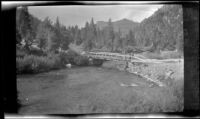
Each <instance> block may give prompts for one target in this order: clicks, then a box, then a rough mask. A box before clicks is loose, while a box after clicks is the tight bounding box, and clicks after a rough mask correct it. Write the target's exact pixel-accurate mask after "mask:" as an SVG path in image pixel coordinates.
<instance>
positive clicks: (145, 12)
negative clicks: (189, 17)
mask: <svg viewBox="0 0 200 119" xmlns="http://www.w3.org/2000/svg"><path fill="white" fill-rule="evenodd" d="M162 6H163V5H161V4H157V5H95V6H94V5H93V6H89V5H82V6H81V5H76V6H75V5H73V6H31V7H28V9H29V13H30V14H32V15H34V16H36V17H37V18H39V19H41V20H43V19H44V18H45V17H47V16H48V17H49V18H50V19H51V20H52V21H53V22H55V20H56V17H57V16H58V18H59V20H60V22H61V23H62V24H63V25H65V26H66V27H68V26H74V25H78V26H79V27H83V26H84V25H85V23H86V21H88V22H89V21H91V18H92V17H93V19H94V22H95V23H96V21H108V19H109V18H111V19H112V21H117V20H121V19H124V18H126V19H129V20H132V21H135V22H141V21H142V20H143V19H145V18H147V17H149V16H151V15H152V14H153V13H154V12H155V11H156V10H157V9H158V8H160V7H162Z"/></svg>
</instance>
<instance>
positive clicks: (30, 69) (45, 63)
mask: <svg viewBox="0 0 200 119" xmlns="http://www.w3.org/2000/svg"><path fill="white" fill-rule="evenodd" d="M16 64H17V73H19V74H20V73H38V72H43V71H49V70H52V69H59V68H61V67H63V65H62V64H61V61H60V58H59V57H58V55H56V54H49V55H48V56H35V55H26V56H24V57H23V58H20V57H17V59H16Z"/></svg>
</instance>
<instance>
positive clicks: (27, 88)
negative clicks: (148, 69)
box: [17, 67, 177, 114]
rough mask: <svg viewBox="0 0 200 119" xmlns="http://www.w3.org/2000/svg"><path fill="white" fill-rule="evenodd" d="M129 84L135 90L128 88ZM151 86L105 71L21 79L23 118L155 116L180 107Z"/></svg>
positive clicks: (80, 70) (77, 70)
mask: <svg viewBox="0 0 200 119" xmlns="http://www.w3.org/2000/svg"><path fill="white" fill-rule="evenodd" d="M122 84H123V85H122ZM129 84H134V86H131V87H129V86H124V85H129ZM150 84H151V83H150V82H147V81H146V80H145V79H142V78H140V77H138V76H136V75H134V74H131V73H128V72H125V71H118V70H115V69H109V68H103V67H74V68H71V69H62V70H56V71H51V72H47V73H40V74H35V75H19V76H17V90H18V99H19V100H20V104H21V107H20V108H19V114H85V113H129V112H130V113H134V112H145V111H147V112H149V111H150V112H151V111H161V110H164V109H168V107H166V106H167V105H168V106H170V105H174V104H175V103H177V102H176V101H177V99H176V98H175V97H174V96H173V95H172V94H171V92H169V89H168V88H161V87H157V86H155V87H150ZM164 98H168V99H164ZM162 99H164V100H162ZM158 102H159V103H158ZM152 105H153V107H152ZM175 105H177V104H175ZM175 109H177V107H174V108H172V109H171V110H175Z"/></svg>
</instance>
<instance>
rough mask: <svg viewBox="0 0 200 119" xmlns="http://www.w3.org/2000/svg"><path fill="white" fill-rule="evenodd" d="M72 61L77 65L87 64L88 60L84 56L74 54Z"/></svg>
mask: <svg viewBox="0 0 200 119" xmlns="http://www.w3.org/2000/svg"><path fill="white" fill-rule="evenodd" d="M74 63H75V65H77V66H88V64H89V60H88V58H87V57H84V56H76V57H75V58H74Z"/></svg>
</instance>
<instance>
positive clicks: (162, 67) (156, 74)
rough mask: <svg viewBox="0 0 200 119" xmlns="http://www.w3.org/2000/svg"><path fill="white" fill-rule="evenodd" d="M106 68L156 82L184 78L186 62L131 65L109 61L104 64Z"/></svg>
mask: <svg viewBox="0 0 200 119" xmlns="http://www.w3.org/2000/svg"><path fill="white" fill-rule="evenodd" d="M103 67H106V68H115V69H119V70H121V71H128V72H130V73H134V74H138V75H141V76H144V77H148V78H149V79H152V80H156V81H164V80H169V79H171V80H180V79H183V78H184V61H183V60H180V62H170V63H169V62H168V63H166V62H164V63H153V62H152V63H135V62H134V63H130V62H123V61H108V62H105V63H104V64H103Z"/></svg>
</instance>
